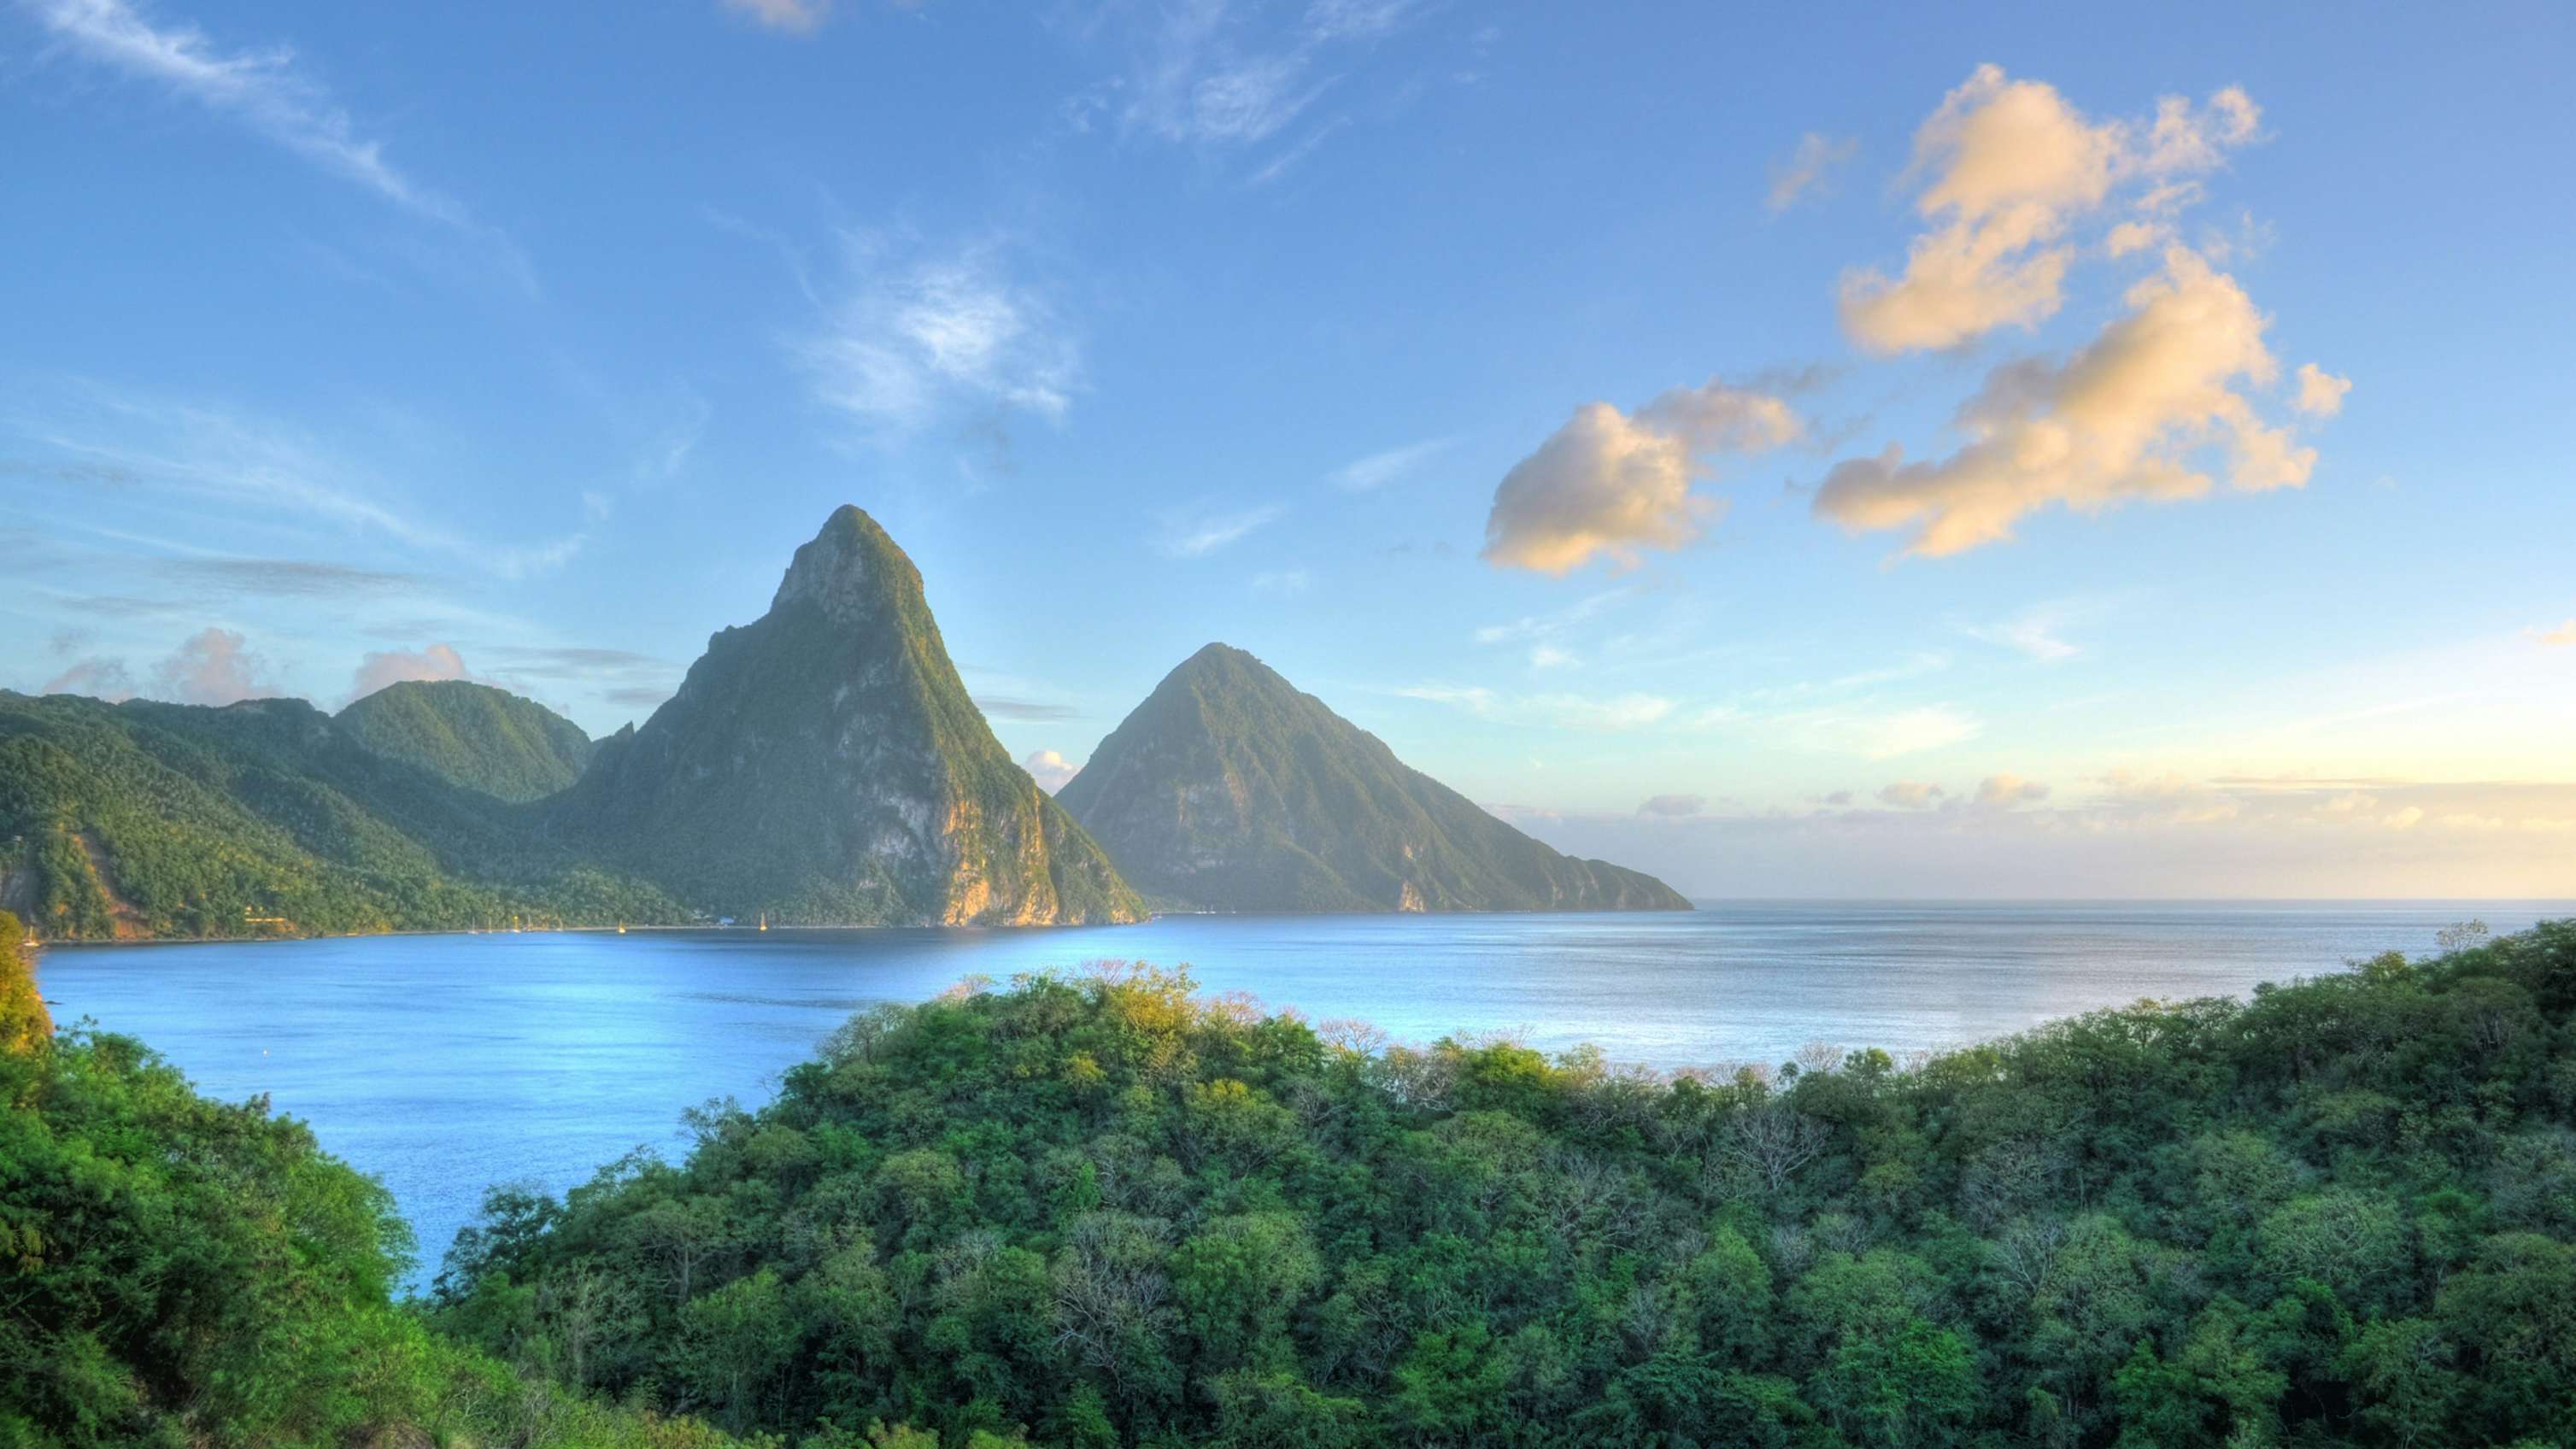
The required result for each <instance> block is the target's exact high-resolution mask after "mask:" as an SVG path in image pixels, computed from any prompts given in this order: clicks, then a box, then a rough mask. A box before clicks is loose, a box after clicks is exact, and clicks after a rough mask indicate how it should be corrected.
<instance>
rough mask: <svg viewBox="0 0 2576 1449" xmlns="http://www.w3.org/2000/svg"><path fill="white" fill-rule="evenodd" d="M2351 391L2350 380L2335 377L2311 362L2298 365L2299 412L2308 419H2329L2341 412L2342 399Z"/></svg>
mask: <svg viewBox="0 0 2576 1449" xmlns="http://www.w3.org/2000/svg"><path fill="white" fill-rule="evenodd" d="M2350 391H2352V379H2351V378H2348V377H2337V376H2335V375H2334V374H2333V373H2331V372H2328V371H2326V370H2325V369H2324V368H2321V367H2319V366H2317V365H2316V364H2315V363H2313V362H2302V363H2300V364H2299V398H2298V403H2299V411H2301V412H2303V413H2306V414H2307V415H2308V416H2310V417H2317V418H2330V417H2333V416H2334V415H2335V414H2337V413H2339V412H2342V411H2343V397H2344V394H2345V393H2348V392H2350Z"/></svg>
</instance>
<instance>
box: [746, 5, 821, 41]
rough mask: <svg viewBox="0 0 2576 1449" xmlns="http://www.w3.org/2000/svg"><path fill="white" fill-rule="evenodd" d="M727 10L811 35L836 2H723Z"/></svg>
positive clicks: (788, 31) (768, 26) (767, 25)
mask: <svg viewBox="0 0 2576 1449" xmlns="http://www.w3.org/2000/svg"><path fill="white" fill-rule="evenodd" d="M723 4H724V8H725V9H727V10H730V11H733V12H734V13H735V14H737V15H743V16H747V17H749V18H750V19H751V20H752V21H753V22H754V23H756V24H759V25H761V26H764V27H766V28H768V29H771V30H780V31H785V32H786V33H788V34H790V35H811V34H813V33H814V32H815V30H816V29H818V28H819V27H820V26H821V25H822V24H823V20H824V17H826V16H828V15H830V14H831V13H832V0H723Z"/></svg>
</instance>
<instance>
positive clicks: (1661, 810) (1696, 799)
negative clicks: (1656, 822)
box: [1637, 795, 1708, 819]
mask: <svg viewBox="0 0 2576 1449" xmlns="http://www.w3.org/2000/svg"><path fill="white" fill-rule="evenodd" d="M1706 809H1708V797H1707V796H1705V795H1649V796H1647V797H1646V799H1645V802H1644V803H1643V804H1640V805H1639V806H1638V807H1637V813H1638V814H1640V815H1661V816H1665V817H1667V818H1674V819H1678V818H1682V817H1686V816H1691V815H1697V814H1699V813H1701V812H1702V811H1705V810H1706Z"/></svg>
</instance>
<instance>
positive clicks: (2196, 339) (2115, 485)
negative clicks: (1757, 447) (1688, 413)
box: [1814, 246, 2316, 557]
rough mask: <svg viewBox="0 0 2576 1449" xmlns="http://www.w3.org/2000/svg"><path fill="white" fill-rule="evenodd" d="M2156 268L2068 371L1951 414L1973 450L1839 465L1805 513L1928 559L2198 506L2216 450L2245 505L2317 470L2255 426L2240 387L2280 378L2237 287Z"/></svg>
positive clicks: (2006, 379) (2199, 271) (2194, 272)
mask: <svg viewBox="0 0 2576 1449" xmlns="http://www.w3.org/2000/svg"><path fill="white" fill-rule="evenodd" d="M2164 262H2165V264H2164V269H2163V270H2162V271H2161V272H2159V273H2157V274H2156V275H2154V276H2151V277H2148V278H2146V279H2145V280H2143V281H2141V282H2139V283H2138V284H2137V285H2135V286H2134V287H2132V288H2130V289H2129V293H2128V297H2127V302H2128V306H2129V309H2130V310H2129V312H2128V314H2127V315H2126V316H2123V317H2121V318H2119V319H2118V320H2116V321H2114V322H2112V323H2111V324H2110V325H2109V326H2108V327H2106V328H2105V329H2103V331H2102V333H2101V335H2100V336H2098V337H2096V338H2095V339H2094V340H2093V342H2092V343H2091V344H2090V345H2088V346H2087V347H2085V348H2084V350H2083V351H2081V352H2079V353H2077V354H2076V355H2075V356H2074V357H2073V358H2072V359H2070V360H2069V361H2067V362H2066V363H2065V364H2063V365H2062V366H2061V365H2056V364H2052V363H2050V362H2048V361H2046V360H2044V359H2028V360H2024V361H2020V362H2014V363H2009V364H2006V365H2004V366H2001V367H1998V368H1996V369H1995V370H1994V371H1992V372H1990V373H1988V374H1987V376H1986V382H1985V386H1984V387H1983V388H1982V389H1980V390H1979V391H1978V393H1977V394H1976V396H1974V397H1972V398H1970V399H1969V400H1968V401H1967V403H1966V404H1964V405H1963V406H1962V408H1961V409H1960V412H1959V418H1958V423H1959V427H1960V428H1961V430H1962V431H1964V432H1965V433H1966V434H1967V435H1968V437H1969V439H1970V441H1969V443H1968V444H1967V446H1965V447H1963V448H1961V449H1960V450H1959V451H1958V452H1956V453H1953V454H1952V455H1950V456H1949V457H1947V458H1943V459H1940V460H1938V461H1935V462H1915V463H1909V462H1907V461H1905V455H1904V450H1903V449H1902V448H1900V447H1897V446H1895V445H1890V446H1889V447H1888V449H1887V450H1886V451H1885V452H1884V453H1882V454H1880V455H1879V456H1878V457H1875V458H1856V459H1851V460H1848V461H1846V462H1843V463H1840V464H1837V465H1836V466H1835V467H1834V468H1833V470H1832V471H1831V472H1830V473H1828V474H1827V475H1826V477H1825V481H1824V484H1823V486H1822V487H1821V488H1819V489H1818V490H1817V493H1816V497H1815V503H1814V510H1815V512H1816V513H1817V515H1818V516H1820V517H1824V518H1829V519H1831V520H1833V521H1834V522H1836V523H1839V524H1841V525H1843V527H1845V528H1847V529H1851V530H1854V531H1859V530H1865V529H1866V530H1876V529H1894V528H1903V529H1910V530H1911V531H1912V536H1911V537H1910V538H1909V539H1908V540H1907V542H1906V546H1905V550H1904V551H1905V552H1907V553H1910V554H1920V555H1924V556H1928V557H1940V556H1943V555H1948V554H1955V553H1960V552H1964V551H1965V550H1968V549H1972V548H1977V547H1980V546H1982V545H1985V544H1989V543H1995V542H1999V541H2002V540H2004V539H2008V538H2010V537H2012V532H2013V526H2014V524H2015V523H2017V522H2018V521H2019V520H2020V519H2022V518H2023V517H2024V516H2026V515H2028V514H2030V513H2033V512H2035V511H2037V510H2039V509H2043V508H2046V507H2049V506H2051V505H2062V506H2065V507H2069V508H2074V509H2078V510H2080V511H2083V512H2087V513H2094V512H2100V511H2102V510H2105V509H2109V508H2113V507H2117V506H2118V505H2120V504H2123V503H2128V502H2133V501H2141V500H2143V501H2149V502H2174V501H2178V500H2181V499H2189V498H2198V497H2201V496H2202V495H2204V494H2206V493H2207V492H2209V490H2210V488H2211V486H2212V483H2211V478H2210V476H2209V474H2208V473H2206V472H2204V471H2202V470H2201V469H2200V468H2199V467H2198V466H2196V464H2195V463H2194V461H2193V460H2194V458H2195V457H2196V455H2198V454H2199V453H2200V452H2201V451H2202V450H2204V449H2206V448H2208V447H2211V446H2213V445H2224V446H2225V447H2226V449H2227V451H2228V453H2229V455H2230V457H2229V466H2228V481H2229V483H2230V485H2231V486H2233V487H2235V488H2236V489H2238V490H2240V491H2245V492H2261V491H2264V490H2268V489H2274V488H2297V487H2301V486H2303V485H2305V484H2306V482H2307V481H2308V474H2309V471H2310V469H2311V468H2312V467H2313V466H2314V465H2315V462H2316V452H2315V450H2314V449H2313V448H2304V447H2299V446H2297V445H2296V444H2295V441H2294V439H2293V438H2292V436H2291V434H2290V432H2289V431H2288V430H2287V429H2285V428H2274V427H2270V426H2268V425H2266V424H2265V423H2264V422H2263V421H2262V419H2261V417H2260V416H2259V415H2258V414H2257V413H2256V412H2255V410H2254V405H2253V402H2252V401H2251V399H2250V398H2249V397H2248V396H2247V395H2246V393H2245V392H2244V391H2242V390H2240V385H2243V384H2250V385H2252V386H2256V387H2260V386H2265V385H2268V384H2269V383H2270V382H2271V381H2272V380H2273V378H2274V376H2275V374H2276V373H2277V371H2278V365H2277V364H2276V363H2275V362H2274V361H2273V358H2272V354H2271V353H2270V351H2269V350H2267V349H2266V348H2265V347H2264V345H2263V331H2264V328H2265V327H2266V326H2267V325H2268V319H2266V318H2265V317H2264V316H2263V315H2262V314H2261V313H2259V312H2257V311H2255V310H2254V303H2253V301H2252V299H2250V298H2248V297H2247V296H2246V295H2245V293H2244V291H2243V290H2242V289H2241V288H2239V287H2238V286H2237V285H2236V282H2235V280H2234V279H2233V278H2231V277H2229V276H2227V275H2226V274H2224V273H2222V272H2218V271H2215V270H2213V269H2211V267H2210V265H2209V264H2208V262H2206V261H2204V260H2203V259H2202V258H2201V257H2200V256H2199V255H2198V254H2197V253H2194V252H2192V251H2190V250H2189V249H2187V248H2184V247H2180V246H2172V247H2168V248H2166V250H2165V258H2164Z"/></svg>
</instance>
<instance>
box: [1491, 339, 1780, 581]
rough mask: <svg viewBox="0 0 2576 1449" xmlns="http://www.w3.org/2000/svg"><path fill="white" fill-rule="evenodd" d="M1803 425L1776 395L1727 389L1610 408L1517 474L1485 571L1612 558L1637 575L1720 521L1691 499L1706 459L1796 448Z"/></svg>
mask: <svg viewBox="0 0 2576 1449" xmlns="http://www.w3.org/2000/svg"><path fill="white" fill-rule="evenodd" d="M1805 430H1806V427H1805V423H1804V420H1802V419H1801V418H1800V417H1799V416H1798V414H1797V413H1796V412H1795V411H1794V410H1793V409H1791V408H1790V406H1789V404H1788V403H1787V402H1785V401H1783V400H1782V399H1781V398H1779V397H1776V396H1774V395H1772V394H1770V393H1765V392H1757V391H1752V390H1748V389H1738V388H1733V387H1729V386H1727V385H1726V384H1725V383H1723V382H1719V381H1716V380H1714V379H1712V380H1711V381H1710V382H1709V383H1708V384H1707V385H1706V386H1704V387H1695V388H1674V389H1672V390H1671V391H1669V392H1666V393H1664V394H1663V395H1662V396H1660V397H1658V398H1656V399H1655V400H1654V401H1652V402H1650V403H1648V404H1646V405H1645V406H1644V407H1642V408H1639V409H1637V411H1636V412H1635V413H1634V414H1633V415H1631V414H1628V413H1623V412H1621V411H1619V409H1617V408H1616V407H1613V406H1611V405H1610V404H1609V403H1606V402H1594V403H1586V404H1584V405H1583V406H1581V407H1579V408H1576V409H1575V410H1574V416H1573V417H1572V418H1571V419H1570V420H1568V421H1567V423H1566V424H1565V426H1563V427H1561V428H1559V429H1557V430H1556V432H1555V433H1554V434H1553V435H1552V436H1550V437H1549V438H1548V440H1547V441H1546V442H1544V443H1541V444H1540V445H1539V447H1538V451H1536V452H1534V453H1532V454H1530V455H1529V456H1528V457H1526V458H1523V459H1522V460H1521V461H1520V462H1518V463H1515V464H1513V465H1512V469H1511V471H1510V472H1509V473H1506V474H1504V475H1503V481H1502V483H1501V485H1500V486H1498V487H1497V488H1496V489H1495V490H1494V504H1493V509H1492V511H1491V512H1490V513H1489V514H1488V515H1487V516H1486V520H1485V548H1484V555H1483V556H1484V558H1485V560H1486V562H1488V563H1491V564H1493V565H1495V566H1497V567H1503V568H1525V569H1533V570H1536V571H1537V572H1540V573H1547V574H1558V575H1562V574H1565V573H1568V572H1570V571H1572V570H1574V569H1577V568H1580V567H1582V566H1583V565H1584V564H1586V563H1589V562H1591V561H1592V560H1593V559H1594V558H1596V557H1600V556H1603V555H1607V556H1608V557H1609V558H1610V559H1612V560H1613V561H1614V562H1616V563H1618V564H1620V565H1622V566H1625V567H1634V566H1635V565H1636V563H1637V562H1638V558H1639V553H1640V551H1641V550H1643V549H1647V548H1660V549H1677V548H1681V547H1683V546H1685V545H1687V544H1689V543H1691V542H1693V541H1694V540H1696V539H1697V538H1698V537H1699V536H1700V532H1701V529H1702V528H1703V526H1704V525H1705V523H1706V522H1707V520H1708V519H1710V518H1711V517H1713V516H1714V515H1715V514H1716V513H1717V512H1718V504H1717V502H1716V501H1715V500H1713V499H1710V498H1706V497H1703V496H1700V495H1698V494H1695V493H1693V492H1692V491H1691V485H1692V484H1693V483H1695V482H1697V481H1698V480H1699V479H1701V478H1702V477H1704V476H1706V465H1705V464H1704V463H1703V461H1702V460H1703V459H1704V458H1705V457H1707V456H1708V455H1711V454H1718V453H1756V452H1761V451H1764V450H1766V449H1770V448H1776V447H1779V446H1781V445H1783V444H1785V443H1790V442H1794V441H1796V440H1797V439H1798V438H1799V437H1800V436H1802V435H1803V434H1804V432H1805Z"/></svg>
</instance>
